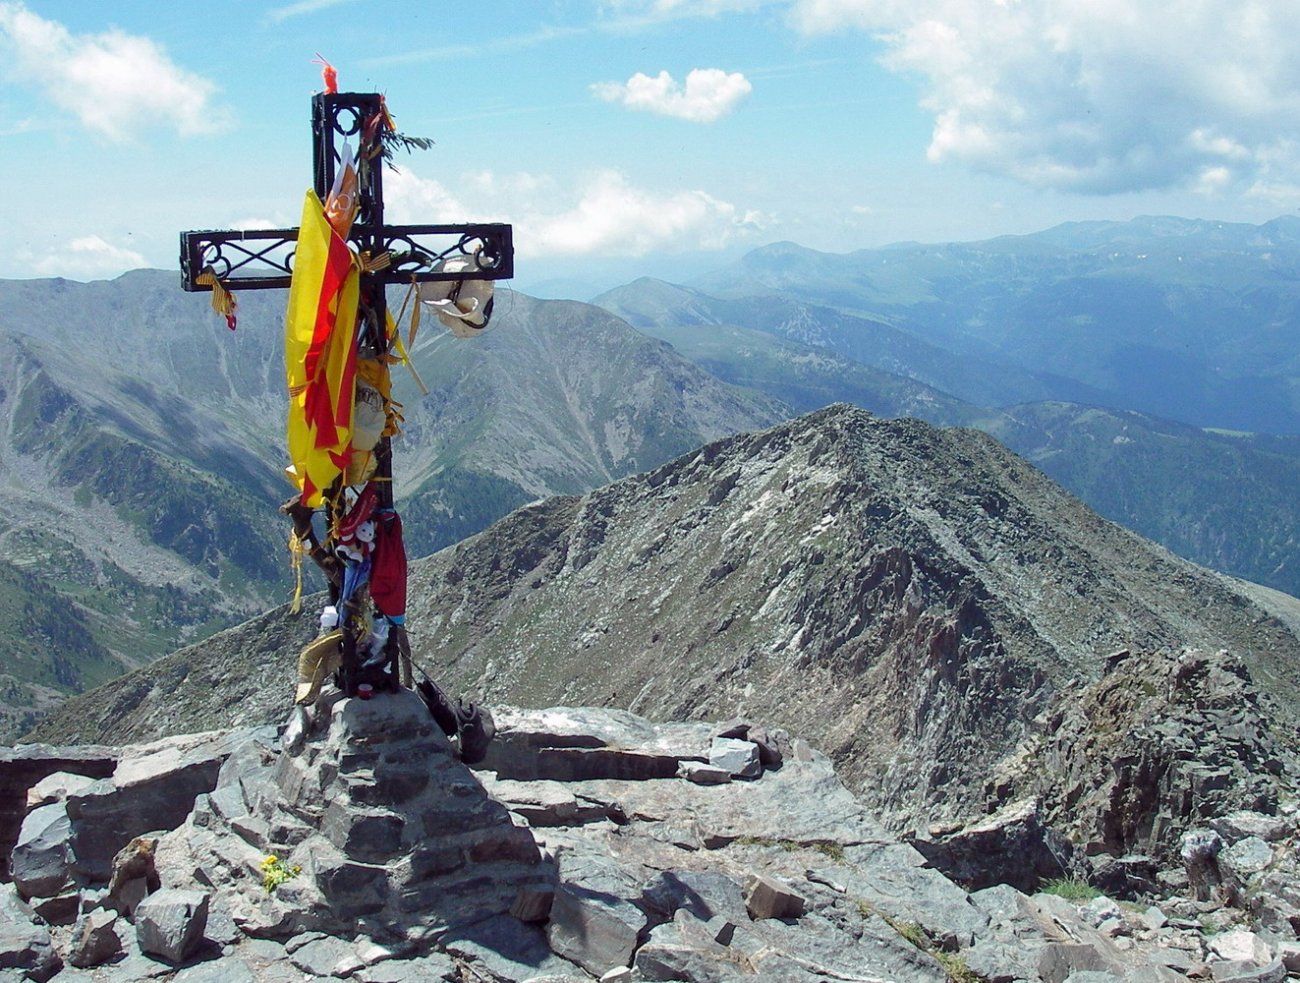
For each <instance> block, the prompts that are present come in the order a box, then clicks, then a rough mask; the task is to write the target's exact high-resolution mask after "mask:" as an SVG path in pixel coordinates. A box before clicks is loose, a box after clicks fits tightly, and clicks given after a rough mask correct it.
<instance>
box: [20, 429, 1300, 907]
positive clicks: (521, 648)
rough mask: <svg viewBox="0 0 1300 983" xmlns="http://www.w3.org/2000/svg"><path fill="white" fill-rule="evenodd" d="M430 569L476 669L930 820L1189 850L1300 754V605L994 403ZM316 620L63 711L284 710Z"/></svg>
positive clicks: (238, 714)
mask: <svg viewBox="0 0 1300 983" xmlns="http://www.w3.org/2000/svg"><path fill="white" fill-rule="evenodd" d="M410 588H411V590H410V593H411V599H410V603H409V605H408V610H409V613H410V622H411V625H412V642H413V646H414V649H415V654H416V657H417V661H418V662H420V663H422V664H423V665H424V666H426V667H427V668H429V669H430V671H431V672H432V673H433V674H434V675H435V677H436V678H437V679H438V680H439V682H440V683H441V684H442V685H444V686H445V688H447V690H448V691H450V692H453V693H474V694H478V696H480V697H481V698H483V699H485V700H486V701H487V702H489V703H509V704H513V705H522V706H534V707H538V706H553V705H567V706H601V705H603V706H611V707H621V708H624V709H628V710H631V711H633V712H636V713H638V714H641V715H643V716H645V717H648V718H650V719H655V720H689V719H725V718H728V717H732V716H745V717H751V718H754V719H761V720H765V721H769V722H771V724H772V725H774V726H781V727H785V728H786V729H788V730H790V731H791V732H792V733H797V734H799V735H800V736H801V737H803V738H804V739H805V740H808V741H809V743H810V744H812V745H813V746H815V747H818V748H819V749H822V750H823V751H825V752H826V753H827V754H828V755H829V756H830V757H831V759H832V760H833V761H834V762H835V764H836V767H837V769H838V772H839V774H840V776H841V777H842V778H843V780H844V781H845V783H846V784H847V785H848V786H849V787H850V788H851V789H852V790H853V791H854V792H855V793H856V794H858V795H859V796H861V798H862V799H863V801H864V803H866V805H867V806H868V807H870V808H871V809H873V810H874V811H875V812H876V814H877V815H879V817H880V818H881V819H882V821H884V822H885V823H886V824H887V825H888V826H889V827H890V828H892V829H894V830H897V831H900V832H902V831H910V832H916V831H921V832H923V833H926V835H928V832H927V831H929V830H930V829H931V828H932V827H933V828H935V829H938V830H941V831H942V830H944V829H948V828H952V827H961V826H962V825H964V824H968V823H977V822H980V821H982V820H984V819H986V818H987V817H990V816H993V815H996V814H998V813H999V812H1000V811H1001V810H1004V809H1016V808H1020V807H1022V806H1024V804H1025V803H1027V802H1030V801H1032V802H1033V803H1034V804H1035V805H1034V808H1035V810H1036V811H1035V817H1036V818H1035V820H1034V821H1035V822H1037V823H1039V824H1040V825H1041V826H1043V827H1045V828H1050V829H1053V830H1055V831H1057V832H1058V833H1059V834H1060V835H1061V836H1063V837H1064V838H1065V839H1066V840H1069V841H1070V842H1072V843H1074V844H1075V845H1076V846H1077V847H1079V848H1080V851H1081V852H1082V853H1084V854H1090V855H1093V856H1096V857H1112V858H1115V857H1120V856H1123V855H1125V854H1127V853H1130V852H1139V853H1142V854H1144V855H1151V856H1159V857H1163V858H1165V859H1168V858H1169V857H1171V856H1172V855H1174V854H1176V852H1177V849H1178V842H1179V837H1180V836H1181V835H1182V833H1183V832H1185V831H1186V830H1187V829H1188V828H1191V827H1192V826H1194V825H1195V824H1196V823H1198V822H1200V821H1203V820H1205V819H1207V818H1209V817H1211V816H1214V815H1220V814H1222V813H1223V812H1224V811H1228V810H1232V809H1241V808H1250V809H1268V808H1273V807H1274V806H1275V805H1276V804H1278V803H1281V802H1284V801H1287V800H1288V797H1290V796H1292V795H1293V794H1294V790H1295V782H1296V777H1295V776H1296V775H1297V773H1300V770H1298V769H1297V767H1296V762H1297V761H1298V760H1300V749H1298V748H1297V740H1296V736H1295V735H1296V727H1295V724H1296V714H1297V707H1300V693H1297V687H1298V685H1300V673H1298V672H1297V671H1296V668H1297V666H1300V636H1298V635H1297V629H1296V625H1297V624H1300V618H1297V617H1296V615H1295V611H1296V608H1297V606H1300V605H1297V602H1295V600H1294V599H1288V598H1287V597H1286V596H1285V595H1279V594H1276V593H1275V592H1268V591H1262V590H1260V589H1257V588H1254V587H1252V586H1251V585H1247V584H1244V583H1241V582H1239V581H1233V580H1231V579H1230V578H1227V577H1224V576H1222V575H1219V574H1215V573H1213V572H1211V571H1208V570H1206V569H1204V568H1201V567H1197V566H1195V565H1193V564H1191V563H1188V562H1186V561H1183V560H1181V559H1179V558H1177V557H1175V556H1173V555H1172V554H1170V553H1169V552H1167V551H1165V550H1163V549H1161V548H1159V547H1157V546H1154V545H1153V544H1151V543H1150V542H1148V541H1146V540H1143V539H1141V538H1140V537H1138V536H1135V535H1133V534H1131V533H1128V532H1126V531H1124V530H1123V529H1121V528H1119V527H1118V526H1115V525H1114V524H1112V523H1109V522H1107V521H1105V520H1103V519H1101V518H1099V517H1098V516H1097V515H1096V514H1095V513H1093V512H1091V511H1090V510H1089V509H1088V508H1087V507H1086V506H1084V505H1083V504H1082V503H1080V502H1079V501H1078V500H1077V499H1074V498H1072V497H1071V496H1069V495H1067V494H1066V493H1064V492H1063V491H1062V490H1061V489H1060V488H1059V487H1058V486H1056V485H1055V484H1053V483H1052V482H1051V481H1050V480H1048V479H1047V478H1045V477H1044V476H1043V475H1042V474H1041V473H1040V472H1038V471H1036V470H1034V469H1033V468H1032V467H1030V466H1028V465H1027V464H1025V463H1024V462H1023V461H1022V460H1021V459H1019V458H1017V457H1016V456H1014V455H1013V454H1011V453H1010V452H1008V451H1006V450H1005V449H1004V448H1002V447H1001V446H1000V445H999V444H997V443H996V442H995V441H993V440H992V439H991V438H989V437H987V436H985V435H983V434H980V433H978V432H975V431H969V430H960V429H946V430H941V429H937V428H934V427H931V426H929V425H927V424H924V423H921V422H918V421H915V420H883V419H879V418H876V417H873V416H871V415H870V414H867V413H865V412H863V411H861V410H855V409H852V408H850V407H847V406H842V405H840V406H834V407H831V408H828V409H826V410H823V411H819V412H817V413H813V414H810V415H808V416H806V417H802V418H800V419H798V420H796V421H793V422H790V423H787V424H783V425H781V426H777V427H773V428H771V429H769V430H764V431H761V432H758V433H753V434H747V435H741V436H738V437H734V438H730V439H726V440H722V441H718V442H715V443H712V444H709V445H707V446H705V447H704V448H702V449H701V450H699V451H697V452H694V453H691V454H687V455H685V456H683V457H681V458H678V459H677V460H676V461H673V462H671V463H670V464H667V465H665V466H663V467H661V468H658V469H656V470H654V471H650V472H647V473H645V474H641V475H637V476H633V477H631V478H627V479H624V480H622V481H619V482H616V483H614V484H611V485H608V486H606V487H605V488H602V489H599V490H597V491H595V492H592V493H590V494H587V495H585V496H582V497H560V498H553V499H548V500H545V501H543V502H539V503H536V504H534V505H531V506H528V507H526V508H524V509H521V510H519V511H517V512H515V513H513V514H512V515H511V516H509V517H507V518H506V519H504V520H502V521H501V522H499V523H497V524H496V525H495V526H493V527H492V528H490V529H489V530H487V531H486V532H484V533H482V534H480V535H479V536H476V537H474V538H472V539H470V540H467V541H466V542H464V543H462V544H460V545H458V546H456V547H453V548H450V549H446V550H443V551H441V552H439V553H437V554H435V555H433V556H431V557H429V558H427V559H424V560H421V561H418V562H416V563H415V564H413V566H412V571H411V578H410ZM313 627H314V625H313V624H312V620H311V619H309V618H301V619H297V620H293V619H288V618H286V617H285V616H284V613H283V611H280V612H273V613H271V614H269V615H266V616H263V617H262V618H260V619H257V620H255V621H254V622H250V623H249V624H248V625H247V626H244V627H243V628H242V629H237V630H234V631H231V632H227V633H224V634H223V635H220V636H217V637H215V638H213V639H211V640H209V641H207V642H205V643H203V644H201V645H199V646H194V647H191V648H190V649H187V650H183V651H182V652H178V653H176V654H175V655H174V656H172V657H169V658H168V659H164V660H162V661H161V662H159V663H157V664H155V665H154V666H151V667H148V668H146V669H144V670H141V671H140V672H137V673H135V674H132V675H130V676H127V677H125V678H123V679H122V680H118V681H115V682H114V683H112V684H110V685H108V686H106V687H103V688H101V689H100V690H98V691H96V692H95V693H94V694H91V695H89V696H87V697H83V698H81V699H79V700H76V701H73V702H72V703H70V704H69V705H68V708H67V710H66V712H64V713H63V714H61V715H59V716H57V717H56V718H53V719H52V720H51V721H50V722H49V723H48V724H47V725H46V726H45V727H43V728H42V729H41V730H40V731H38V732H37V733H36V734H35V735H34V736H35V737H37V738H38V739H41V740H45V741H50V742H54V743H61V744H68V743H82V742H92V743H93V742H112V743H117V742H126V741H139V740H147V739H150V738H154V737H159V736H163V735H166V734H177V733H184V732H186V731H194V730H201V729H210V728H223V727H228V726H232V725H235V724H241V725H249V724H257V723H271V722H275V721H276V720H278V719H279V718H280V717H281V716H282V715H283V712H284V706H285V702H286V699H287V694H288V692H289V691H290V688H291V676H292V671H293V667H292V662H291V660H289V659H286V658H285V656H284V653H285V652H293V651H296V650H297V648H298V647H299V646H301V645H302V644H304V643H305V642H306V641H307V640H308V639H309V638H310V636H311V633H312V628H313ZM1081 708H1087V711H1086V712H1084V713H1083V714H1082V715H1081ZM940 838H942V835H940ZM918 842H919V841H918ZM936 849H939V848H936ZM1031 866H1032V865H1031ZM1049 866H1050V865H1049ZM1030 876H1037V875H1030ZM1025 883H1026V884H1029V883H1032V881H1026V882H1025Z"/></svg>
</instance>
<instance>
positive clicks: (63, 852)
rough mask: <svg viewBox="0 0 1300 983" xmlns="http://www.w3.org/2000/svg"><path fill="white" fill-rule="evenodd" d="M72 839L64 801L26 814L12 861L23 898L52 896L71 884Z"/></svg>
mask: <svg viewBox="0 0 1300 983" xmlns="http://www.w3.org/2000/svg"><path fill="white" fill-rule="evenodd" d="M71 841H72V823H71V821H70V820H69V818H68V811H67V808H66V807H65V805H64V803H62V802H55V803H52V804H50V805H46V806H41V807H40V808H37V809H33V810H32V811H31V812H29V813H28V814H27V817H26V818H25V819H24V820H23V824H22V828H21V829H20V830H19V832H18V842H17V843H16V844H14V849H13V854H12V855H11V857H10V860H9V869H10V874H11V875H12V877H13V882H14V886H15V887H17V888H18V892H19V893H20V894H21V895H22V896H23V897H24V898H29V899H30V898H51V897H54V896H55V895H57V894H59V893H60V892H62V891H63V889H64V888H65V887H67V886H68V884H69V883H70V881H71V869H70V865H69V845H70V843H71Z"/></svg>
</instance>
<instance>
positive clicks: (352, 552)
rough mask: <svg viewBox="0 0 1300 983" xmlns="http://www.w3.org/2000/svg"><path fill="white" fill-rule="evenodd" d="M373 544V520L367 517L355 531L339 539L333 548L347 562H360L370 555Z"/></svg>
mask: <svg viewBox="0 0 1300 983" xmlns="http://www.w3.org/2000/svg"><path fill="white" fill-rule="evenodd" d="M374 545H375V520H374V519H367V520H366V521H365V522H362V523H360V524H359V525H358V526H357V528H356V531H355V532H354V533H353V534H352V535H351V536H348V537H346V538H344V539H342V540H340V541H339V544H338V546H336V547H335V548H334V552H336V553H337V554H338V555H339V556H341V557H342V558H343V559H344V560H346V561H348V562H349V563H361V562H363V561H364V560H366V559H367V558H368V557H369V556H370V551H371V549H373V548H374Z"/></svg>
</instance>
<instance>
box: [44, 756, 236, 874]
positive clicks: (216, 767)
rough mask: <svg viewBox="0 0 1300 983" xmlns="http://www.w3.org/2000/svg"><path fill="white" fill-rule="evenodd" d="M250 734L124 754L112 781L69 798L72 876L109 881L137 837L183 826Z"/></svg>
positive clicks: (73, 793)
mask: <svg viewBox="0 0 1300 983" xmlns="http://www.w3.org/2000/svg"><path fill="white" fill-rule="evenodd" d="M247 739H248V735H247V732H246V731H234V732H229V733H222V732H212V733H207V734H195V735H188V736H184V737H175V738H165V739H163V740H160V741H154V742H153V743H151V744H144V745H137V746H132V747H128V748H123V749H122V757H121V759H120V760H119V761H118V764H117V767H116V769H115V770H114V772H113V776H112V777H111V778H105V779H101V780H99V781H97V782H95V783H94V784H92V785H90V786H88V787H87V788H84V789H81V790H80V791H75V792H71V793H70V794H69V795H68V798H67V810H68V817H69V819H70V820H71V821H72V858H73V870H74V871H75V872H76V873H78V874H79V875H81V876H82V877H85V878H86V879H87V880H89V881H92V882H96V881H99V882H102V881H107V880H108V879H109V877H110V876H111V875H112V868H113V858H114V857H115V856H116V855H117V853H118V851H119V850H121V849H122V848H123V847H124V846H126V845H127V844H128V843H129V842H130V841H131V840H132V839H133V838H134V837H136V836H140V835H141V834H144V833H148V832H151V831H154V830H170V829H175V828H176V827H178V826H180V825H181V823H183V822H184V821H185V819H186V818H187V817H188V816H189V814H190V810H191V809H193V807H194V801H195V799H196V798H197V797H198V796H199V795H200V794H203V793H205V792H209V791H211V790H212V788H213V787H214V786H215V785H216V781H217V774H218V772H219V771H220V770H221V765H222V762H223V761H224V760H225V759H226V757H228V756H229V754H230V750H231V748H232V747H233V746H234V745H235V744H237V743H240V742H243V741H246V740H247Z"/></svg>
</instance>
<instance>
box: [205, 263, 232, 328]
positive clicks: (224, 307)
mask: <svg viewBox="0 0 1300 983" xmlns="http://www.w3.org/2000/svg"><path fill="white" fill-rule="evenodd" d="M194 282H195V283H197V284H198V285H199V286H201V287H211V288H212V309H213V310H214V311H216V312H217V313H218V314H220V315H221V316H222V317H224V318H225V319H226V323H227V324H228V325H230V330H232V331H233V330H234V329H235V309H236V308H238V307H239V301H238V300H236V299H235V295H234V294H232V293H231V292H230V291H229V290H227V289H226V288H225V287H224V286H222V283H221V281H220V280H219V279H217V274H216V271H215V270H213V269H212V267H211V266H205V267H204V268H203V272H202V273H200V274H199V275H198V276H196V277H195V278H194Z"/></svg>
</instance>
